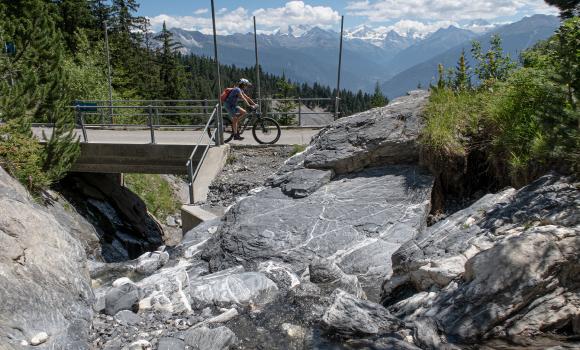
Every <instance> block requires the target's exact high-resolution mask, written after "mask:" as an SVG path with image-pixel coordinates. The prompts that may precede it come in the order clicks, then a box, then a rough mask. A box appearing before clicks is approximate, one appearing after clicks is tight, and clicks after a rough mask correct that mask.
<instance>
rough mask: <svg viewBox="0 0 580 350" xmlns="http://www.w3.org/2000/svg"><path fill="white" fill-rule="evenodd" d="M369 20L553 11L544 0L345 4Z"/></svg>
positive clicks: (402, 0)
mask: <svg viewBox="0 0 580 350" xmlns="http://www.w3.org/2000/svg"><path fill="white" fill-rule="evenodd" d="M346 9H347V11H348V14H349V15H352V16H362V17H366V18H367V19H368V20H369V21H371V22H384V21H388V20H396V19H414V20H446V21H461V20H472V19H495V18H499V17H510V16H515V15H524V14H532V13H554V10H553V9H552V8H550V7H548V6H546V5H545V3H544V1H543V0H477V1H474V0H437V1H433V0H375V1H369V0H362V1H352V2H349V4H348V5H347V7H346Z"/></svg>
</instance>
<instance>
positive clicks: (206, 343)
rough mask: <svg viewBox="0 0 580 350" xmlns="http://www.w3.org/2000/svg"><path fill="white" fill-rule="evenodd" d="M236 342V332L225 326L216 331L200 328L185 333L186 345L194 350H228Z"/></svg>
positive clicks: (215, 329)
mask: <svg viewBox="0 0 580 350" xmlns="http://www.w3.org/2000/svg"><path fill="white" fill-rule="evenodd" d="M236 342H237V337H236V335H235V334H234V332H232V331H231V330H230V329H229V328H227V327H224V326H221V327H218V328H214V329H210V328H208V327H200V328H194V329H190V330H188V331H187V332H185V344H187V345H189V346H191V347H192V348H193V349H194V350H226V349H230V347H231V346H232V345H234V344H235V343H236Z"/></svg>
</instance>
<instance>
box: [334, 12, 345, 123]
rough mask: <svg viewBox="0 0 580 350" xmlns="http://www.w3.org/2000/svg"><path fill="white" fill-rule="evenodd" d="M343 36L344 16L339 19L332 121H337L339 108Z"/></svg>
mask: <svg viewBox="0 0 580 350" xmlns="http://www.w3.org/2000/svg"><path fill="white" fill-rule="evenodd" d="M343 36H344V16H341V19H340V49H339V52H338V78H337V81H336V101H335V105H334V119H337V118H338V116H339V115H340V114H339V110H338V108H339V106H340V71H341V68H342V38H343Z"/></svg>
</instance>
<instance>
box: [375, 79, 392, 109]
mask: <svg viewBox="0 0 580 350" xmlns="http://www.w3.org/2000/svg"><path fill="white" fill-rule="evenodd" d="M387 103H389V100H388V99H387V98H386V97H385V95H383V92H382V91H381V87H380V85H379V82H378V81H377V83H376V84H375V92H374V94H373V96H372V98H371V107H372V108H376V107H383V106H385V105H386V104H387Z"/></svg>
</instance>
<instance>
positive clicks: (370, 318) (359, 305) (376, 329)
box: [322, 289, 404, 338]
mask: <svg viewBox="0 0 580 350" xmlns="http://www.w3.org/2000/svg"><path fill="white" fill-rule="evenodd" d="M322 325H323V326H324V327H325V328H326V330H327V331H328V332H330V333H331V334H336V335H340V336H343V337H348V338H352V337H360V336H372V335H378V334H384V333H395V332H397V331H399V330H401V329H404V324H403V322H402V321H400V320H399V319H397V318H396V317H394V316H392V315H391V314H390V313H389V311H387V309H385V308H384V307H383V306H382V305H380V304H376V303H373V302H370V301H366V300H362V299H358V298H356V297H355V296H353V295H351V294H348V293H347V292H345V291H342V290H340V289H338V290H336V291H335V292H334V294H333V302H332V305H331V306H330V307H329V308H328V309H327V310H326V312H325V313H324V315H323V316H322Z"/></svg>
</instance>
